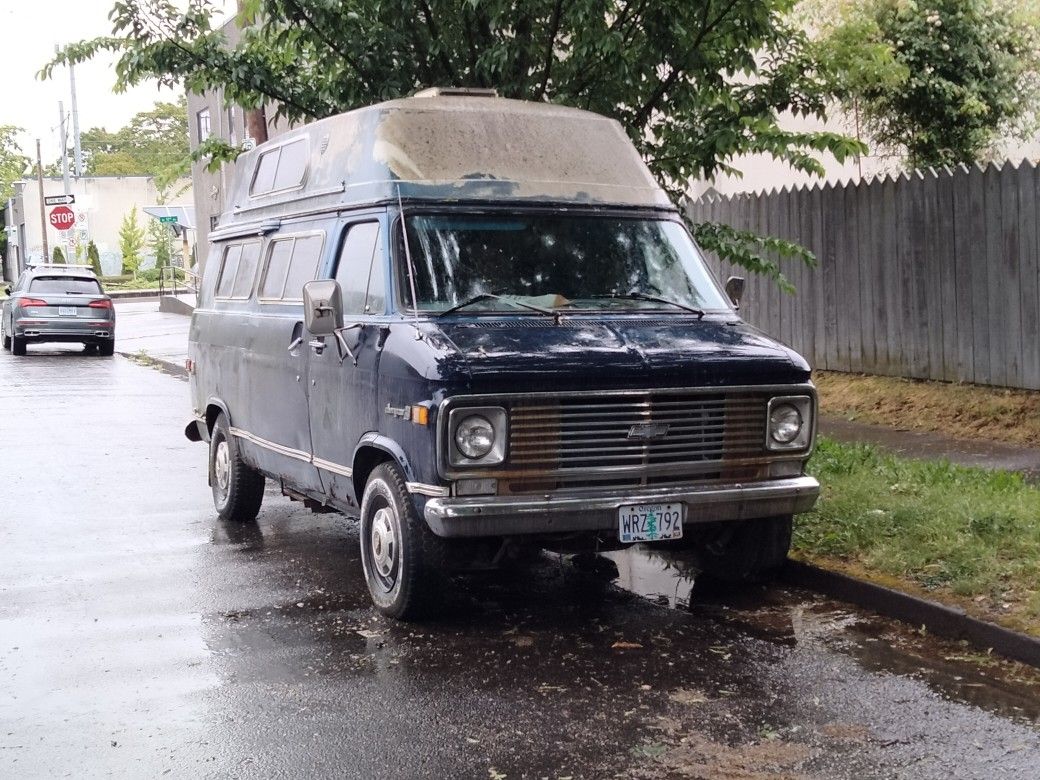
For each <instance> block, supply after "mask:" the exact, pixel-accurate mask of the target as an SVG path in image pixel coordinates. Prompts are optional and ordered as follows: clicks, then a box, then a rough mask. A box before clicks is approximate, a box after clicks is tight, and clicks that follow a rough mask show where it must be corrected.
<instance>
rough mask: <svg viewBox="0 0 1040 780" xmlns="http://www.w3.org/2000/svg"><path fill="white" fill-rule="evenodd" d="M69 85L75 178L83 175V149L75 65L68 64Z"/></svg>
mask: <svg viewBox="0 0 1040 780" xmlns="http://www.w3.org/2000/svg"><path fill="white" fill-rule="evenodd" d="M69 85H70V86H71V87H72V143H73V144H74V145H75V151H76V159H75V168H76V178H77V179H78V178H79V177H80V176H82V175H83V150H82V149H81V148H80V145H79V107H78V104H77V103H76V66H75V65H72V64H70V65H69Z"/></svg>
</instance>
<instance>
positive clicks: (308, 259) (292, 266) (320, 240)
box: [282, 235, 325, 301]
mask: <svg viewBox="0 0 1040 780" xmlns="http://www.w3.org/2000/svg"><path fill="white" fill-rule="evenodd" d="M324 243H325V236H323V235H313V236H300V237H299V238H297V239H296V245H295V246H294V247H293V254H292V260H291V261H290V263H289V273H288V275H287V276H286V279H285V291H284V292H283V293H282V297H283V298H287V299H289V300H293V301H302V300H303V285H305V284H306V283H307V282H309V281H311V280H312V279H314V278H315V277H317V275H318V261H319V260H320V259H321V247H322V245H323V244H324Z"/></svg>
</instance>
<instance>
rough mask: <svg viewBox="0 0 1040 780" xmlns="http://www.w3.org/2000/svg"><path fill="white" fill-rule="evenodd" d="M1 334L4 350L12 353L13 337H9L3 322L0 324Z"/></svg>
mask: <svg viewBox="0 0 1040 780" xmlns="http://www.w3.org/2000/svg"><path fill="white" fill-rule="evenodd" d="M0 333H3V342H4V349H6V350H7V351H8V352H10V351H11V337H10V336H8V335H7V329H6V328H4V325H3V322H0Z"/></svg>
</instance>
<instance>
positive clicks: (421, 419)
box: [412, 405, 430, 425]
mask: <svg viewBox="0 0 1040 780" xmlns="http://www.w3.org/2000/svg"><path fill="white" fill-rule="evenodd" d="M412 422H413V423H415V424H416V425H427V424H428V423H429V422H430V410H429V409H428V408H427V407H425V406H418V405H417V406H413V407H412Z"/></svg>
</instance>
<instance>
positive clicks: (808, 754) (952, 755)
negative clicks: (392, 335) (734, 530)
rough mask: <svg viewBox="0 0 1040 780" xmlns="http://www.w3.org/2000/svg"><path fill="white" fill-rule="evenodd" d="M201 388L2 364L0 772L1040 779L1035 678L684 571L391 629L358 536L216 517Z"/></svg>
mask: <svg viewBox="0 0 1040 780" xmlns="http://www.w3.org/2000/svg"><path fill="white" fill-rule="evenodd" d="M186 389H187V388H186V385H185V383H184V382H183V381H182V380H180V379H176V378H173V377H170V376H166V375H164V374H162V373H159V372H158V371H156V370H154V369H150V368H147V367H143V366H139V365H135V364H134V363H132V362H130V361H129V360H127V359H125V358H120V357H115V358H111V359H106V358H98V357H88V356H83V355H80V354H76V353H75V351H73V350H65V349H60V348H54V349H51V348H36V349H32V348H31V349H30V355H29V357H28V358H24V359H16V358H13V357H12V356H11V355H10V354H9V353H6V352H4V353H0V420H2V430H3V456H2V458H3V460H2V468H0V495H2V499H0V500H2V504H0V777H3V778H20V777H56V776H70V777H94V776H118V777H161V776H169V777H200V776H201V777H309V776H341V777H364V778H376V777H437V778H447V777H463V778H501V777H509V778H520V777H548V778H562V777H573V778H582V777H637V778H642V777H646V778H650V777H705V778H709V777H710V778H760V777H809V778H817V777H819V778H890V777H907V778H909V777H913V778H1004V777H1008V778H1040V725H1038V724H1040V687H1038V686H1037V683H1036V677H1035V676H1032V675H1030V674H1028V673H1025V672H1023V670H1022V669H1021V668H1020V667H1014V666H1010V665H1003V664H995V663H992V662H988V663H983V664H982V665H978V664H976V663H974V662H972V661H968V660H964V658H963V657H964V656H967V655H969V654H970V651H969V650H967V649H966V648H963V647H961V646H958V645H953V644H946V643H940V642H935V641H933V640H931V639H928V638H922V637H920V636H918V635H917V634H916V633H915V632H913V631H911V630H909V629H907V628H905V627H902V626H899V625H898V624H894V623H891V622H888V621H885V620H880V619H877V618H872V617H870V616H868V615H864V614H862V613H859V612H856V611H854V610H851V609H848V608H846V607H844V606H842V605H840V604H834V603H831V602H827V601H824V600H821V599H818V598H816V597H814V596H812V595H811V594H808V593H804V592H797V591H789V590H783V589H770V590H764V589H756V590H751V591H747V592H744V593H742V594H738V595H736V596H727V597H725V598H723V597H720V596H717V595H715V596H713V595H711V594H702V593H699V592H698V590H697V589H696V588H693V590H692V592H691V588H692V586H693V583H692V581H690V580H689V579H687V575H686V574H685V573H684V571H685V569H684V566H683V561H682V560H681V559H676V558H674V557H669V556H663V557H662V556H657V555H651V554H646V553H641V552H636V553H633V554H625V555H615V556H613V560H607V559H597V561H595V562H594V563H595V565H592V566H584V567H578V566H575V565H574V564H573V563H572V562H567V561H561V560H559V559H556V558H549V557H546V558H544V559H542V560H541V561H539V562H536V563H535V564H534V565H533V566H532V567H531V568H528V569H524V570H521V571H512V572H504V573H498V574H494V575H483V576H480V577H473V578H468V579H465V580H463V581H461V582H460V583H459V584H458V586H457V589H456V591H455V592H454V593H453V594H451V595H450V597H449V606H448V609H447V611H446V614H445V616H444V617H442V618H441V619H440V620H439V621H437V622H434V623H427V624H421V625H404V624H394V623H392V622H389V621H387V620H385V619H382V618H380V617H378V616H377V615H376V613H375V612H374V611H373V610H372V609H371V608H370V606H369V603H368V598H367V595H366V593H365V591H364V586H363V582H362V577H361V571H360V570H361V566H360V562H359V558H358V552H357V549H356V547H357V536H356V531H355V529H354V527H353V524H352V523H351V522H349V521H346V520H344V519H342V518H339V517H338V516H336V515H313V514H310V513H309V512H307V511H305V510H301V509H300V508H299V505H298V504H292V503H290V502H289V501H288V500H287V499H283V498H282V497H281V496H280V495H278V494H277V493H276V492H274V491H271V490H269V492H268V497H267V500H266V502H265V506H264V509H263V511H262V512H261V516H260V518H259V522H258V523H257V524H254V525H250V526H224V525H220V524H219V523H217V522H216V521H215V519H214V517H213V513H212V509H211V503H210V496H209V491H208V488H207V487H206V479H205V448H204V446H203V445H198V444H191V443H189V442H188V441H187V440H185V439H184V438H183V436H182V434H181V430H182V428H183V425H184V422H185V419H186V413H187V408H188V403H187V394H186Z"/></svg>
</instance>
